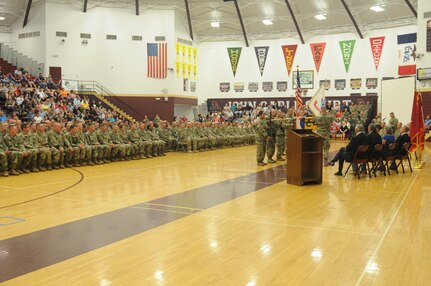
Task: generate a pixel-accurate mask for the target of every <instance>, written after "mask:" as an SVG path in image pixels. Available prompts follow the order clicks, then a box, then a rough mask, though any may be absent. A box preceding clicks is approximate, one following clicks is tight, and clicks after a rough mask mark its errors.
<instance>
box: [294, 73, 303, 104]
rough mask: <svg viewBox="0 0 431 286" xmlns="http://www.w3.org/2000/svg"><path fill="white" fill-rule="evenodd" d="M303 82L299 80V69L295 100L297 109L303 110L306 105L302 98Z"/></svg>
mask: <svg viewBox="0 0 431 286" xmlns="http://www.w3.org/2000/svg"><path fill="white" fill-rule="evenodd" d="M301 93H302V91H301V80H300V79H299V69H298V70H297V72H296V92H295V98H296V108H297V109H298V108H301V107H302V106H303V105H304V103H303V102H302V97H301Z"/></svg>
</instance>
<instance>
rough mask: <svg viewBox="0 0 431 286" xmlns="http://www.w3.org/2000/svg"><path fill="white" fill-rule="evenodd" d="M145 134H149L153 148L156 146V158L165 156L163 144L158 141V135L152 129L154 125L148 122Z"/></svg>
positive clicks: (161, 141)
mask: <svg viewBox="0 0 431 286" xmlns="http://www.w3.org/2000/svg"><path fill="white" fill-rule="evenodd" d="M147 132H148V133H149V134H150V137H151V141H152V142H153V146H154V145H156V149H157V155H158V156H166V154H165V142H164V141H163V140H160V137H159V135H158V134H157V132H156V130H155V129H154V123H153V122H151V121H150V122H148V124H147Z"/></svg>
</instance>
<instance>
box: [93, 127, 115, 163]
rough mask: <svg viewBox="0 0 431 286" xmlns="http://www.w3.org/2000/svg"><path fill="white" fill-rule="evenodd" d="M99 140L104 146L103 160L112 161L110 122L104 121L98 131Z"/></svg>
mask: <svg viewBox="0 0 431 286" xmlns="http://www.w3.org/2000/svg"><path fill="white" fill-rule="evenodd" d="M96 136H97V141H99V143H100V145H101V146H102V147H103V162H105V163H109V162H110V161H111V152H112V148H113V145H112V144H111V138H110V136H109V123H107V122H104V123H102V124H101V125H100V128H99V129H98V130H97V131H96Z"/></svg>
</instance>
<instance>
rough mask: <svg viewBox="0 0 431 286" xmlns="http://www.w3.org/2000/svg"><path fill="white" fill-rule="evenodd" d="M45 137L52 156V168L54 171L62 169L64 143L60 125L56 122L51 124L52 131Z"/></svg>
mask: <svg viewBox="0 0 431 286" xmlns="http://www.w3.org/2000/svg"><path fill="white" fill-rule="evenodd" d="M46 135H47V136H48V142H49V146H50V148H51V149H50V151H51V154H52V155H51V156H52V159H51V160H52V167H53V168H54V169H58V168H61V169H64V148H63V146H64V142H63V138H62V136H61V125H60V123H58V122H54V123H53V124H52V129H51V130H49V131H48V132H47V133H46Z"/></svg>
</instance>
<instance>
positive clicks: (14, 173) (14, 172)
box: [9, 170, 19, 176]
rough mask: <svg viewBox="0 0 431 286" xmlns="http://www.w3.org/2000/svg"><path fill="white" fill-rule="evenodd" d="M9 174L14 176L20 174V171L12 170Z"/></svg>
mask: <svg viewBox="0 0 431 286" xmlns="http://www.w3.org/2000/svg"><path fill="white" fill-rule="evenodd" d="M9 174H11V175H12V176H18V175H19V172H17V171H16V170H10V172H9Z"/></svg>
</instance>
